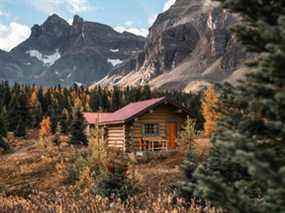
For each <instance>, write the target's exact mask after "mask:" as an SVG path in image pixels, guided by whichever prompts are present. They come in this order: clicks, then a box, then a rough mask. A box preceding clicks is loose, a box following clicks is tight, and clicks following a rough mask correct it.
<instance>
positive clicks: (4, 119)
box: [0, 107, 8, 137]
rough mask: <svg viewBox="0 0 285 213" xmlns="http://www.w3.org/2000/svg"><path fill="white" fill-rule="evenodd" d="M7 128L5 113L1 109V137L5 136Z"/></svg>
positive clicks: (4, 110)
mask: <svg viewBox="0 0 285 213" xmlns="http://www.w3.org/2000/svg"><path fill="white" fill-rule="evenodd" d="M7 132H8V127H7V111H6V109H5V108H4V107H3V109H2V110H1V109H0V135H1V136H3V137H6V136H7Z"/></svg>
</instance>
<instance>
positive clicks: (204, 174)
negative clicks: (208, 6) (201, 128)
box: [189, 0, 285, 213]
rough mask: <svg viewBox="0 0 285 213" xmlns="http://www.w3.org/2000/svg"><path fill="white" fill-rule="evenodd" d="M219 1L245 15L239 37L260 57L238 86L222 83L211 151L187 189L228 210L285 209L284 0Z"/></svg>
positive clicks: (257, 210) (240, 24) (252, 212)
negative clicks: (217, 118)
mask: <svg viewBox="0 0 285 213" xmlns="http://www.w3.org/2000/svg"><path fill="white" fill-rule="evenodd" d="M220 2H221V3H222V4H223V6H224V7H225V8H227V9H229V10H230V11H231V12H234V13H239V14H240V15H241V16H242V17H243V19H242V22H240V23H239V24H238V26H236V27H235V32H236V35H237V38H238V40H239V41H240V42H241V43H242V44H243V45H244V46H245V47H246V49H247V50H248V51H251V52H253V53H254V54H255V55H256V57H257V58H256V60H255V61H254V62H252V63H251V64H250V65H249V67H250V70H251V71H250V74H249V75H248V77H247V78H246V80H244V81H243V82H241V83H240V85H239V86H237V87H232V86H230V85H225V86H224V88H223V92H222V94H221V97H220V100H221V104H222V106H223V107H221V112H220V114H221V116H220V121H219V122H218V125H217V131H216V133H215V135H214V137H213V139H212V143H213V149H212V151H211V154H210V156H209V158H208V160H207V161H206V162H205V163H204V164H203V165H200V166H199V167H198V168H197V169H196V170H195V172H194V177H193V179H194V180H195V183H194V184H189V192H193V193H194V194H195V196H197V197H200V198H203V199H205V200H209V201H211V202H212V203H213V204H214V205H216V206H217V207H222V208H223V209H225V210H226V211H229V212H243V213H244V212H250V213H254V212H285V110H284V109H285V1H284V0H220ZM189 166H191V165H189ZM191 181H192V180H191V179H189V182H190V183H191ZM191 194H192V193H191Z"/></svg>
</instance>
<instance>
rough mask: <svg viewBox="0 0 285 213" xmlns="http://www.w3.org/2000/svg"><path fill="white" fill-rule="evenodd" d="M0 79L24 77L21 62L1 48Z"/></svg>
mask: <svg viewBox="0 0 285 213" xmlns="http://www.w3.org/2000/svg"><path fill="white" fill-rule="evenodd" d="M0 67H1V68H0V79H5V80H12V79H16V78H17V77H23V76H22V75H23V73H22V69H21V65H20V63H19V62H18V61H17V60H16V59H15V58H14V57H12V56H11V55H10V54H9V53H8V52H5V51H2V50H0Z"/></svg>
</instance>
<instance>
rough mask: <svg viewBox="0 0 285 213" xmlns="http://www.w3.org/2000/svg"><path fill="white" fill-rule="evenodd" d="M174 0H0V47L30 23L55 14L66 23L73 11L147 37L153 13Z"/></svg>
mask: <svg viewBox="0 0 285 213" xmlns="http://www.w3.org/2000/svg"><path fill="white" fill-rule="evenodd" d="M175 1H176V0H0V49H2V50H6V51H10V50H11V49H12V48H13V47H15V46H17V45H18V44H19V43H21V42H22V41H24V40H25V39H27V38H28V37H29V35H30V32H31V31H30V28H31V27H32V26H33V25H34V24H42V23H43V22H44V21H45V20H46V19H47V17H48V16H49V15H51V14H54V13H56V14H58V15H59V16H61V17H62V18H64V19H65V20H67V21H68V22H69V23H71V22H72V18H73V16H74V15H75V14H77V15H80V16H81V17H82V18H83V19H84V20H87V21H95V22H99V23H103V24H108V25H110V26H112V27H113V28H114V29H115V30H117V31H119V32H122V31H129V32H132V33H135V34H137V35H142V36H147V34H148V28H149V27H150V26H151V25H152V24H153V22H154V21H155V19H156V17H157V15H158V14H159V13H162V12H163V11H166V10H168V9H169V8H170V7H171V5H173V4H174V3H175Z"/></svg>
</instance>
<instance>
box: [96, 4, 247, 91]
mask: <svg viewBox="0 0 285 213" xmlns="http://www.w3.org/2000/svg"><path fill="white" fill-rule="evenodd" d="M238 18H239V17H237V16H235V15H232V14H230V13H228V12H227V11H225V10H223V9H221V8H220V7H219V5H218V4H216V3H212V2H211V1H210V0H176V3H175V4H174V5H173V6H172V7H171V8H170V9H169V10H167V11H166V12H164V13H162V14H160V15H159V16H158V18H157V20H156V21H155V23H154V24H153V26H152V27H151V28H150V33H149V36H148V37H147V41H146V45H145V48H144V50H143V51H141V52H139V53H138V54H137V55H136V56H134V57H132V58H131V59H130V60H128V61H127V62H125V63H123V64H121V65H120V66H118V67H117V68H116V69H115V70H113V71H112V72H111V73H109V74H108V75H107V76H106V77H105V78H104V79H102V80H101V81H99V82H97V83H96V84H95V85H97V84H103V85H111V84H120V85H123V86H126V85H142V84H145V83H148V84H150V85H151V86H152V87H153V88H158V87H159V88H165V89H184V90H186V91H189V90H193V89H197V87H198V88H200V87H203V85H205V84H208V82H223V81H226V80H227V79H231V81H235V80H236V79H237V78H239V77H240V76H242V75H244V71H241V73H240V74H239V72H240V70H244V69H243V67H242V66H241V62H242V61H243V60H244V59H245V58H246V57H247V54H246V53H245V52H243V50H242V48H241V46H240V44H239V43H238V42H237V41H236V39H235V37H234V36H233V34H232V33H231V32H230V28H231V27H232V26H233V25H234V24H235V23H236V22H237V21H238Z"/></svg>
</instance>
